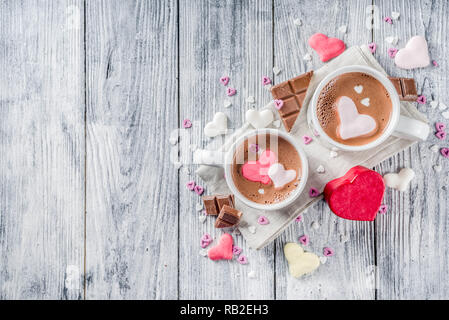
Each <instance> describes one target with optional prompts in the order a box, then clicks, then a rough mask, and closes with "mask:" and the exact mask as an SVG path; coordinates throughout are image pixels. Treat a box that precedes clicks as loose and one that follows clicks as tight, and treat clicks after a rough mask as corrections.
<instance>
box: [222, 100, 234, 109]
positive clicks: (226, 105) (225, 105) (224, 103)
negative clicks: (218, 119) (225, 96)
mask: <svg viewBox="0 0 449 320" xmlns="http://www.w3.org/2000/svg"><path fill="white" fill-rule="evenodd" d="M223 106H224V107H225V108H229V107H230V106H232V102H231V101H229V100H225V101H224V102H223Z"/></svg>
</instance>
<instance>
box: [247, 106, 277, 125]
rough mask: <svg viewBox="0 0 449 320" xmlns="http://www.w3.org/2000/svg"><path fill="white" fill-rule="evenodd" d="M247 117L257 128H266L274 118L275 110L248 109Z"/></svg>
mask: <svg viewBox="0 0 449 320" xmlns="http://www.w3.org/2000/svg"><path fill="white" fill-rule="evenodd" d="M245 118H246V121H248V122H249V123H250V124H251V125H252V126H253V127H254V128H256V129H261V128H266V127H267V126H268V125H270V124H271V123H272V122H273V120H274V116H273V112H272V111H271V110H270V109H263V110H260V111H258V110H254V109H249V110H248V111H246V114H245Z"/></svg>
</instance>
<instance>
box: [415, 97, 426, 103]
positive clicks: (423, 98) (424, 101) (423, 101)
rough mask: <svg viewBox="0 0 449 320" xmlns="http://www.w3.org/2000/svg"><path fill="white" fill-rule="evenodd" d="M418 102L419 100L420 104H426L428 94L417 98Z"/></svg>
mask: <svg viewBox="0 0 449 320" xmlns="http://www.w3.org/2000/svg"><path fill="white" fill-rule="evenodd" d="M416 102H418V103H419V104H426V102H427V98H426V96H422V95H421V96H419V97H418V99H416Z"/></svg>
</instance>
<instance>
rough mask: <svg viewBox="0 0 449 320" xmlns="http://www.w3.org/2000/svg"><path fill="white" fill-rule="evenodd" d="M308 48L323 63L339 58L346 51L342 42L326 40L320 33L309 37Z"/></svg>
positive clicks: (331, 39)
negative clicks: (309, 47)
mask: <svg viewBox="0 0 449 320" xmlns="http://www.w3.org/2000/svg"><path fill="white" fill-rule="evenodd" d="M309 46H311V47H312V49H313V50H315V51H316V52H317V53H318V55H319V56H320V59H321V61H323V62H326V61H328V60H330V59H332V58H335V57H337V56H339V55H340V54H341V53H343V51H345V49H346V46H345V43H344V42H343V41H341V40H340V39H337V38H328V37H327V36H326V35H324V34H322V33H315V34H314V35H313V36H311V37H310V38H309Z"/></svg>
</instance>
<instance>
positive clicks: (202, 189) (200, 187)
mask: <svg viewBox="0 0 449 320" xmlns="http://www.w3.org/2000/svg"><path fill="white" fill-rule="evenodd" d="M193 190H194V191H195V193H196V194H197V195H199V196H200V195H202V194H203V192H204V188H203V187H202V186H198V185H197V186H195V187H194V188H193Z"/></svg>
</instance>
